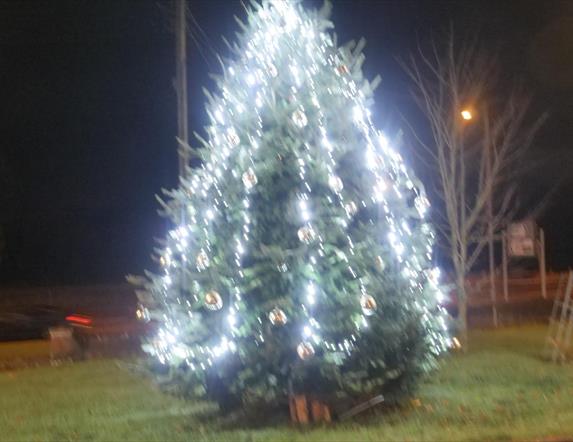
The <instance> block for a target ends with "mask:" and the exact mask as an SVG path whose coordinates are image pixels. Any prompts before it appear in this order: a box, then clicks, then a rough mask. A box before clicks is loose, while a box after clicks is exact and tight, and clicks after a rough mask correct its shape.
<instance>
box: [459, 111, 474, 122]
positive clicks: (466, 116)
mask: <svg viewBox="0 0 573 442" xmlns="http://www.w3.org/2000/svg"><path fill="white" fill-rule="evenodd" d="M460 113H461V114H462V118H463V119H464V120H466V121H468V120H471V119H472V113H471V111H469V110H468V109H464V110H463V111H461V112H460Z"/></svg>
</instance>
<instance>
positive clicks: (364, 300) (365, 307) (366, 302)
mask: <svg viewBox="0 0 573 442" xmlns="http://www.w3.org/2000/svg"><path fill="white" fill-rule="evenodd" d="M360 307H362V313H364V314H365V315H366V316H372V315H373V314H374V311H375V310H376V300H375V299H374V297H373V296H372V295H368V294H366V293H363V294H362V296H361V297H360Z"/></svg>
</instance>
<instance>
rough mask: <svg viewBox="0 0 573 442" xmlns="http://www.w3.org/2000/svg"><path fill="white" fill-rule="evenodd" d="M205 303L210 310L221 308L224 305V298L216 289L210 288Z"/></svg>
mask: <svg viewBox="0 0 573 442" xmlns="http://www.w3.org/2000/svg"><path fill="white" fill-rule="evenodd" d="M205 305H206V306H207V308H208V309H209V310H213V311H215V310H221V308H222V307H223V298H221V295H219V293H217V292H216V291H215V290H210V291H208V292H207V294H206V295H205Z"/></svg>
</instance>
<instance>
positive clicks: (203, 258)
mask: <svg viewBox="0 0 573 442" xmlns="http://www.w3.org/2000/svg"><path fill="white" fill-rule="evenodd" d="M209 264H210V262H209V256H207V254H206V253H205V251H204V250H201V251H200V252H199V254H198V255H197V259H196V260H195V265H196V266H197V270H199V271H201V270H205V269H206V268H207V267H209Z"/></svg>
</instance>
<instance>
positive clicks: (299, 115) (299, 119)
mask: <svg viewBox="0 0 573 442" xmlns="http://www.w3.org/2000/svg"><path fill="white" fill-rule="evenodd" d="M292 121H293V122H294V124H296V125H297V126H298V127H304V126H306V124H307V123H308V119H307V118H306V114H305V113H304V112H303V111H302V109H297V110H295V111H294V112H293V113H292Z"/></svg>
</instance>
